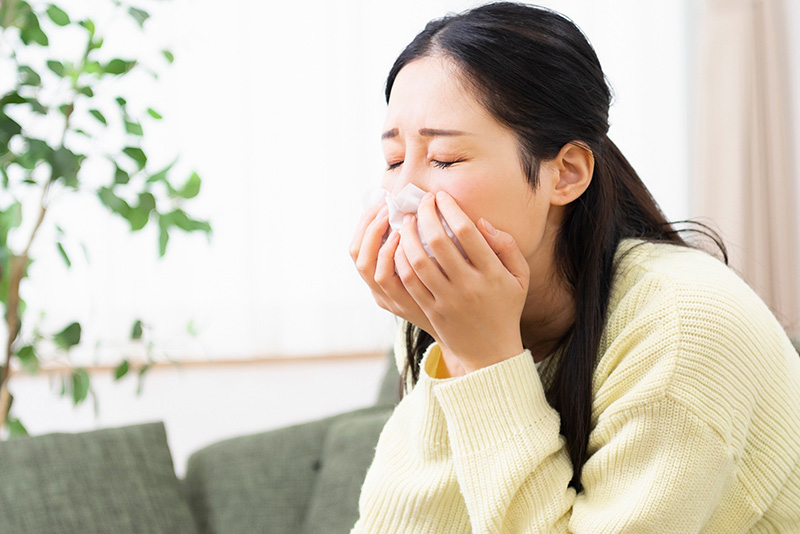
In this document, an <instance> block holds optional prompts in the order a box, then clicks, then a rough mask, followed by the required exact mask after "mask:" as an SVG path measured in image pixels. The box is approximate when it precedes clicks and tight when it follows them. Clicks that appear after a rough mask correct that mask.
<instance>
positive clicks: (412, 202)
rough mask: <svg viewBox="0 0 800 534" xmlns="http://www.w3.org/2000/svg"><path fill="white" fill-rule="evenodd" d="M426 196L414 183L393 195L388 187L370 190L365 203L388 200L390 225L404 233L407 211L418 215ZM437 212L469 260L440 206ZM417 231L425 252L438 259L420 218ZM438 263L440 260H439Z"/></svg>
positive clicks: (366, 205)
mask: <svg viewBox="0 0 800 534" xmlns="http://www.w3.org/2000/svg"><path fill="white" fill-rule="evenodd" d="M423 196H425V191H424V190H422V189H420V188H419V187H417V186H415V185H414V184H411V183H409V184H406V185H405V187H403V189H401V190H400V192H399V193H398V194H397V195H394V196H393V195H392V194H391V193H390V192H389V191H387V190H386V189H382V188H379V189H374V190H372V191H368V192H367V194H366V195H365V196H364V205H365V207H369V206H374V205H375V204H377V203H379V202H386V205H387V207H388V208H389V226H390V227H391V228H392V229H393V230H395V231H396V232H399V233H400V234H402V228H403V217H405V215H406V213H410V214H411V215H416V213H417V210H418V209H419V203H420V202H421V201H422V197H423ZM436 214H437V215H439V220H440V221H441V223H442V227H443V228H444V231H445V232H446V233H447V235H448V236H449V237H450V239H452V240H453V243H455V245H456V247H457V248H458V251H459V252H461V255H462V256H464V258H465V259H467V261H469V258H467V253H466V252H464V249H463V248H461V243H459V242H458V239H456V236H455V235H454V234H453V231H452V230H451V229H450V226H449V225H448V224H447V221H445V220H444V217H443V216H442V213H441V212H440V211H439V208H438V207H437V208H436ZM417 233H418V234H419V237H420V242H421V243H422V247H423V248H424V249H425V252H427V253H428V256H430V257H431V258H432V259H434V260H435V259H436V258H435V257H434V255H433V251H431V248H430V246H429V245H428V242H427V241H426V240H425V236H424V235H422V230H421V229H420V226H419V219H417ZM387 238H388V232H387V234H386V235H385V236H383V242H386V239H387ZM437 263H438V262H437Z"/></svg>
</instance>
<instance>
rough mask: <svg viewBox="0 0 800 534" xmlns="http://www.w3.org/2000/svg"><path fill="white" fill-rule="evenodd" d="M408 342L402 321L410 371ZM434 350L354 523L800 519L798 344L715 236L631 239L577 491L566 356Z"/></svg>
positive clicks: (715, 528)
mask: <svg viewBox="0 0 800 534" xmlns="http://www.w3.org/2000/svg"><path fill="white" fill-rule="evenodd" d="M405 350H406V349H405V344H404V342H403V329H402V328H401V329H400V332H399V335H398V340H397V343H396V348H395V351H396V358H397V364H398V369H399V370H400V372H401V374H402V369H403V364H404V362H405V358H406V352H405ZM440 357H441V350H440V348H439V347H438V346H437V345H436V343H434V344H433V345H431V346H430V347H429V348H428V350H427V351H426V352H425V354H424V356H423V359H422V362H421V368H420V379H419V381H418V382H417V384H416V385H415V386H414V387H413V389H411V390H410V391H409V392H408V393H407V395H406V396H405V397H404V398H403V400H402V401H401V402H400V404H398V405H397V407H396V408H395V410H394V413H393V414H392V416H391V417H390V418H389V420H388V421H387V423H386V425H385V426H384V429H383V431H382V433H381V435H380V438H379V440H378V444H377V447H376V449H375V456H374V458H373V461H372V464H371V466H370V468H369V470H368V472H367V476H366V478H365V480H364V484H363V486H362V489H361V495H360V499H359V514H360V517H359V519H358V521H357V522H356V524H355V526H354V527H353V529H352V531H351V534H357V533H369V534H386V533H403V534H413V533H462V532H464V533H466V532H474V533H555V532H574V533H587V534H588V533H591V534H602V533H612V532H614V533H633V532H637V533H638V532H641V533H671V534H680V533H700V532H702V533H707V534H712V533H720V534H736V533H756V532H759V533H760V532H774V533H793V532H800V357H799V356H798V354H797V352H796V351H795V349H794V348H793V347H792V344H791V342H790V341H789V339H788V337H787V336H786V334H785V332H784V331H783V329H782V328H781V326H780V324H779V323H778V321H777V320H776V319H775V317H774V316H773V315H772V313H771V312H770V311H769V309H768V308H767V307H766V305H765V304H764V303H763V302H762V301H761V300H760V299H759V298H758V297H757V296H756V295H755V293H754V292H753V291H752V290H751V289H750V288H749V287H748V286H747V285H746V284H745V283H744V282H743V281H742V280H741V279H740V278H738V277H737V276H736V275H735V274H734V273H733V272H732V271H731V270H730V269H728V268H727V267H726V266H725V265H724V264H722V263H721V262H720V261H718V260H717V259H715V258H713V257H712V256H710V255H708V254H706V253H705V252H702V251H698V250H694V249H688V248H684V247H678V246H674V245H667V244H652V243H646V242H642V241H638V240H631V239H628V240H624V241H623V242H622V243H621V244H620V247H619V249H618V251H617V268H616V270H615V275H614V280H613V286H612V293H611V300H610V306H609V314H608V319H607V323H606V328H605V330H604V333H603V337H602V341H601V344H600V349H599V352H598V358H597V362H596V367H595V372H594V378H593V396H592V399H593V401H592V421H591V427H592V432H591V435H590V438H589V446H588V455H589V458H588V460H587V462H586V464H585V465H584V467H583V471H582V473H581V482H582V485H583V490H582V491H581V492H580V493H578V494H576V493H575V491H574V490H573V489H571V488H569V487H568V483H569V480H570V479H571V477H572V472H573V467H572V464H571V461H570V459H569V455H568V453H567V450H566V442H565V440H564V438H563V437H562V436H561V435H560V434H559V427H560V416H559V414H558V413H557V412H556V411H555V410H554V409H553V408H552V407H550V406H549V404H548V403H547V400H546V398H545V393H544V392H545V388H546V387H547V385H548V384H549V380H550V379H552V376H553V369H554V368H555V366H556V365H557V363H558V358H557V356H551V357H550V358H548V359H547V360H545V362H544V364H543V365H542V366H541V367H540V368H539V369H538V370H537V367H536V366H535V365H534V362H533V359H532V357H531V354H530V352H529V351H528V350H525V351H524V352H522V353H521V354H518V355H516V356H514V357H512V358H510V359H507V360H505V361H503V362H500V363H497V364H494V365H491V366H489V367H486V368H483V369H480V370H478V371H475V372H473V373H469V374H467V375H465V376H462V377H453V378H437V377H436V370H437V368H438V364H439V358H440ZM406 384H407V386H410V380H408V379H407V380H406ZM407 389H408V388H407Z"/></svg>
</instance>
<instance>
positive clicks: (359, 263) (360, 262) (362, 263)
mask: <svg viewBox="0 0 800 534" xmlns="http://www.w3.org/2000/svg"><path fill="white" fill-rule="evenodd" d="M368 266H369V265H368V264H367V261H366V260H365V259H364V258H363V257H360V258H358V259H357V260H356V269H358V270H359V271H360V272H365V271H366V270H367V267H368Z"/></svg>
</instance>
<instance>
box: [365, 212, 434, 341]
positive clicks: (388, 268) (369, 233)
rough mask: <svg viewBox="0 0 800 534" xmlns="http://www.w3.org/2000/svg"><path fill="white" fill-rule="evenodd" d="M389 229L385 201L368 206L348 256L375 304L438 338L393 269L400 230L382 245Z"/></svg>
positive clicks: (393, 233)
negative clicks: (367, 287) (370, 292)
mask: <svg viewBox="0 0 800 534" xmlns="http://www.w3.org/2000/svg"><path fill="white" fill-rule="evenodd" d="M381 206H383V207H381ZM388 229H389V214H388V209H387V207H386V204H384V203H379V204H377V205H375V206H373V207H371V208H370V209H368V210H367V211H366V212H364V215H363V216H362V217H361V220H360V221H359V223H358V226H357V228H356V233H355V235H354V236H353V241H352V243H351V244H350V257H351V258H353V261H354V262H355V264H356V269H358V273H359V274H360V275H361V278H363V279H364V281H365V282H366V283H367V285H368V286H369V288H370V290H371V291H372V296H373V297H374V298H375V302H377V303H378V306H380V307H381V308H383V309H384V310H388V311H390V312H391V313H393V314H395V315H397V316H398V317H402V318H403V319H405V320H406V321H408V322H410V323H412V324H414V325H416V326H418V327H419V328H422V329H423V330H424V331H426V332H428V333H429V334H430V335H431V336H433V338H434V339H438V338H437V336H436V332H435V331H434V329H433V327H432V326H431V324H430V322H429V321H428V318H427V317H426V316H425V313H424V312H423V311H422V310H421V309H420V307H419V305H418V304H417V303H416V301H414V299H413V298H412V297H411V295H409V293H408V291H406V288H405V287H403V283H402V282H401V281H400V278H399V277H398V276H397V273H396V272H395V265H394V254H395V251H396V250H397V245H398V243H399V239H398V237H399V234H398V233H397V232H394V231H392V233H391V234H390V235H389V237H388V239H387V240H386V243H384V244H383V246H381V242H382V239H383V236H384V235H386V232H387V230H388Z"/></svg>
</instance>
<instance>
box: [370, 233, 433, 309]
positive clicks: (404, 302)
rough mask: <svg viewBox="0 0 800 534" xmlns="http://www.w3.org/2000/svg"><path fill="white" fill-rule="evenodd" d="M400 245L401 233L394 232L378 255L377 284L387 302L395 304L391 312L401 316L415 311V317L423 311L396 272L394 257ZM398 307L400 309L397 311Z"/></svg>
mask: <svg viewBox="0 0 800 534" xmlns="http://www.w3.org/2000/svg"><path fill="white" fill-rule="evenodd" d="M399 244H400V233H399V232H397V231H394V230H393V231H392V233H391V234H389V238H388V239H387V240H386V244H385V245H383V247H382V248H381V251H380V252H379V253H378V263H377V266H376V267H375V283H376V284H377V285H378V287H379V288H380V289H381V290H382V291H383V293H384V295H385V297H386V300H388V301H390V302H392V304H394V309H390V310H389V311H391V312H392V313H395V314H399V313H401V312H402V311H403V310H405V311H410V310H415V315H418V314H419V313H422V310H420V308H419V305H418V304H417V303H416V302H415V301H414V298H413V297H412V296H411V294H410V293H409V292H408V290H407V289H406V288H405V286H404V285H403V282H402V280H401V279H400V276H398V274H397V272H396V270H395V269H396V266H395V260H394V257H395V254H396V253H397V248H398V245H399ZM398 307H399V309H397V308H398ZM387 309H388V308H387Z"/></svg>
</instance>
